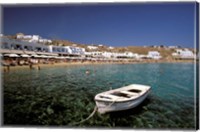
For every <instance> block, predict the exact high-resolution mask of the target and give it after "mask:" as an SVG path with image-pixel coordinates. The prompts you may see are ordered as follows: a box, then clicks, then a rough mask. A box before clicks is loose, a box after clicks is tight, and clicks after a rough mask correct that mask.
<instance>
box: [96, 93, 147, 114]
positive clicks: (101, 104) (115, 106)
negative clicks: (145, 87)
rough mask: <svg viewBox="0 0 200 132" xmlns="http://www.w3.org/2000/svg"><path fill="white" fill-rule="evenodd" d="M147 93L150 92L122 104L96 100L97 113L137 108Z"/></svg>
mask: <svg viewBox="0 0 200 132" xmlns="http://www.w3.org/2000/svg"><path fill="white" fill-rule="evenodd" d="M149 92H150V90H149V91H147V92H146V93H145V94H143V95H142V96H140V97H138V98H136V99H134V100H129V101H123V102H114V101H113V102H105V101H98V100H96V105H97V107H98V112H99V113H100V114H104V113H107V112H112V111H121V110H128V109H131V108H134V107H136V106H138V105H139V104H141V103H142V102H143V101H144V100H145V99H146V97H147V96H148V94H149Z"/></svg>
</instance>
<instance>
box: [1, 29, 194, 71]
mask: <svg viewBox="0 0 200 132" xmlns="http://www.w3.org/2000/svg"><path fill="white" fill-rule="evenodd" d="M0 40H1V41H0V43H1V65H2V66H5V67H7V68H8V70H9V67H10V66H17V65H19V66H23V65H28V66H29V67H30V68H32V66H34V65H38V64H55V63H71V62H78V63H86V62H91V63H98V62H100V63H101V62H103V63H114V62H116V63H118V62H120V63H131V62H143V61H144V62H145V61H147V60H148V61H159V60H162V59H164V57H163V56H162V54H161V53H160V52H159V51H157V50H156V49H159V48H165V49H174V52H173V53H172V54H171V56H173V58H174V59H179V60H193V59H194V58H195V56H196V53H194V51H191V50H190V49H187V48H179V47H178V46H168V47H166V46H164V47H163V46H162V47H161V46H151V49H152V47H153V49H155V50H150V51H148V53H147V54H140V53H133V52H130V51H128V50H127V51H118V52H116V51H115V48H116V47H111V46H104V45H101V44H99V45H84V46H80V45H78V44H71V45H68V46H66V45H62V43H60V44H57V45H53V44H52V43H53V41H52V40H49V39H43V38H42V37H40V36H39V35H24V34H22V33H18V34H16V35H15V37H9V36H5V35H3V34H1V35H0ZM102 47H104V49H105V48H106V49H107V50H104V51H103V50H102ZM100 49H101V50H100Z"/></svg>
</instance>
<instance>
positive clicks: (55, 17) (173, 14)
mask: <svg viewBox="0 0 200 132" xmlns="http://www.w3.org/2000/svg"><path fill="white" fill-rule="evenodd" d="M195 4H196V3H195V2H190V3H186V2H185V3H148V4H147V3H131V4H130V3H129V4H116V3H115V4H114V3H112V4H98V5H97V4H70V5H69V4H68V5H67V4H65V5H64V4H62V5H55V4H54V5H35V6H30V5H23V6H19V5H18V6H4V7H3V34H5V35H14V34H16V33H19V32H22V33H25V34H30V35H32V34H38V35H40V36H41V37H43V38H49V39H63V40H70V41H73V42H76V43H82V44H105V45H108V46H144V45H180V46H183V47H193V46H194V31H195V30H194V28H195V25H194V23H195V17H194V13H195Z"/></svg>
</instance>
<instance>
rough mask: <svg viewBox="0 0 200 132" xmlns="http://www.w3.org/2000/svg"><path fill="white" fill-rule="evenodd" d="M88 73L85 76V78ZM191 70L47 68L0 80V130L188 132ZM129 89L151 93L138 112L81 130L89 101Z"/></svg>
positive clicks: (180, 66) (187, 66)
mask: <svg viewBox="0 0 200 132" xmlns="http://www.w3.org/2000/svg"><path fill="white" fill-rule="evenodd" d="M86 70H90V74H85V71H86ZM194 72H195V71H194V64H192V63H177V64H171V63H167V64H164V63H163V64H159V63H156V64H126V65H117V64H106V65H84V66H63V67H51V68H43V69H41V70H40V71H38V70H29V69H27V70H24V69H23V70H22V69H19V70H17V71H11V72H9V73H5V74H3V78H2V82H3V84H2V86H3V96H4V97H3V124H4V125H12V126H13V125H22V126H35V125H36V126H54V127H59V126H60V127H61V126H62V127H76V128H77V127H78V128H82V127H90V128H91V127H94V128H96V127H101V128H121V127H127V128H137V129H149V128H153V129H159V128H162V129H182V128H183V129H184V128H186V129H194V128H195V107H194V106H195V99H194V97H195V90H194V86H195V85H194V84H195V76H194ZM132 83H136V84H144V85H150V86H151V87H152V91H151V93H150V94H149V96H148V98H147V99H146V100H145V101H144V102H143V103H142V104H141V105H140V106H138V107H136V108H134V109H131V110H127V111H121V112H113V113H108V114H104V115H101V114H99V113H96V114H95V115H94V116H93V117H92V118H91V119H89V120H88V121H86V122H84V123H81V124H74V123H75V122H79V121H81V120H83V119H85V118H87V116H88V115H89V114H90V113H91V112H92V111H93V109H94V107H95V102H94V96H95V95H96V94H98V93H100V92H103V91H107V90H109V89H111V88H112V89H115V88H119V87H122V86H126V85H129V84H132Z"/></svg>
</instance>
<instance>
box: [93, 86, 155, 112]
mask: <svg viewBox="0 0 200 132" xmlns="http://www.w3.org/2000/svg"><path fill="white" fill-rule="evenodd" d="M150 89H151V87H150V86H146V85H140V84H131V85H129V86H125V87H122V88H118V89H113V90H110V91H106V92H103V93H99V94H97V95H96V96H95V102H96V106H97V108H98V112H99V113H101V114H103V113H106V112H112V111H120V110H127V109H131V108H134V107H136V106H138V105H139V104H140V103H141V102H142V101H143V100H144V99H145V98H146V97H147V95H148V94H149V92H150Z"/></svg>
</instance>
